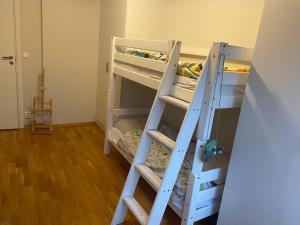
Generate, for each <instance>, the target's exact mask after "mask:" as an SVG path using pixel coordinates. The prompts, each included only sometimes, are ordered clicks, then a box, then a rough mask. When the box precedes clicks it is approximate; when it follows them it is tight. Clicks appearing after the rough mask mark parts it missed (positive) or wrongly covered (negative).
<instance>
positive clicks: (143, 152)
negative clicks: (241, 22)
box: [111, 41, 222, 225]
mask: <svg viewBox="0 0 300 225" xmlns="http://www.w3.org/2000/svg"><path fill="white" fill-rule="evenodd" d="M180 48H181V42H180V41H175V42H174V45H173V48H172V51H171V54H170V57H169V61H168V64H167V67H166V70H165V72H164V75H163V77H162V81H161V84H160V88H159V90H158V92H157V94H156V97H155V99H154V102H153V105H152V108H151V111H150V114H149V117H148V120H147V123H146V125H145V128H144V131H143V134H142V137H141V141H140V144H139V146H138V149H137V152H136V154H135V157H134V160H133V162H132V165H131V168H130V170H129V173H128V176H127V179H126V182H125V185H124V188H123V191H122V194H121V196H120V199H119V202H118V205H117V208H116V211H115V214H114V217H113V220H112V222H111V225H117V224H121V223H123V222H124V220H125V216H126V213H127V210H128V209H130V211H131V212H132V213H133V215H134V216H135V217H136V218H137V220H138V221H139V222H140V223H141V224H143V225H158V224H160V222H161V220H162V218H163V214H164V212H165V209H166V207H167V204H168V201H169V198H170V196H171V193H172V190H173V188H174V185H175V182H176V179H177V177H178V174H179V171H180V168H181V165H182V163H183V160H184V157H185V154H186V152H187V149H188V146H189V144H190V141H191V139H192V136H193V133H194V131H195V129H196V125H197V124H198V121H199V117H200V113H202V112H203V109H204V108H206V106H207V107H211V104H210V103H208V102H204V101H205V100H203V99H204V91H205V89H206V88H207V86H211V87H210V88H212V90H214V88H215V85H216V76H217V68H218V65H217V64H219V61H220V54H221V53H220V52H221V50H222V47H221V44H216V45H214V47H213V48H212V50H211V52H210V55H209V56H208V57H207V59H206V63H205V66H204V68H203V71H202V75H201V78H199V79H198V83H197V86H196V88H195V91H194V95H193V97H192V100H191V102H190V103H188V102H185V101H182V100H180V99H178V98H175V97H174V96H171V88H172V85H173V83H174V81H175V79H176V74H177V64H178V61H179V56H180ZM213 50H214V51H213ZM212 51H213V52H212ZM212 54H213V56H212ZM211 56H212V57H211ZM213 94H214V93H212V95H213ZM205 99H207V98H205ZM167 103H169V104H172V105H174V106H176V107H179V108H182V109H184V110H186V114H185V117H184V120H183V122H182V125H181V128H180V131H179V134H178V136H177V140H176V141H173V140H171V139H170V138H168V137H167V136H165V135H164V134H162V133H160V132H159V131H157V129H158V125H159V122H160V120H161V117H162V115H163V112H164V109H165V106H166V104H167ZM202 106H205V107H202ZM204 111H206V110H204ZM152 140H156V141H158V142H160V143H162V144H163V145H165V146H166V147H167V148H169V149H170V151H171V152H172V153H171V155H170V159H169V163H168V166H167V169H166V171H165V174H164V177H163V179H161V178H160V177H158V176H157V175H156V174H155V173H154V172H153V171H152V170H151V169H150V168H149V167H147V166H146V165H145V161H146V159H147V155H148V152H149V149H150V146H151V143H152ZM140 176H142V177H143V178H144V179H145V180H146V182H147V183H148V184H149V185H150V186H151V187H152V188H153V189H154V190H156V191H157V195H156V198H155V201H154V203H153V206H152V209H151V212H150V214H149V215H148V214H147V213H146V212H145V210H144V209H143V208H142V206H141V205H140V204H139V203H138V202H137V200H136V199H135V198H134V192H135V189H136V186H137V184H138V180H139V178H140Z"/></svg>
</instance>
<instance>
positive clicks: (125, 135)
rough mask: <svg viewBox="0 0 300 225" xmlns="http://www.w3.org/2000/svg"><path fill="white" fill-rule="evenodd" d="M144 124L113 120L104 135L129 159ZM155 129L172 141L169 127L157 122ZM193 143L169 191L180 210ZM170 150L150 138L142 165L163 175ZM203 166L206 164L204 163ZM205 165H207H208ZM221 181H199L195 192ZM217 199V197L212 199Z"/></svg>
mask: <svg viewBox="0 0 300 225" xmlns="http://www.w3.org/2000/svg"><path fill="white" fill-rule="evenodd" d="M145 123H146V118H134V119H132V118H130V119H119V120H118V121H116V122H115V123H114V126H113V128H112V129H111V131H110V133H109V135H108V137H109V140H110V141H111V142H112V144H113V145H114V146H115V147H116V148H117V150H118V151H119V152H120V153H121V154H122V155H123V157H125V158H126V160H127V161H129V162H131V161H132V160H133V157H134V155H135V152H136V149H137V147H138V144H139V142H140V138H141V135H142V131H143V128H144V125H145ZM159 131H160V132H161V133H163V134H164V135H166V136H168V137H169V138H171V139H173V140H176V137H177V133H178V132H177V131H176V130H174V129H172V128H171V127H170V126H168V125H167V124H165V123H161V124H160V126H159ZM194 149H195V143H193V142H192V143H191V144H190V147H189V150H188V151H187V154H186V156H185V159H184V162H183V164H182V167H181V170H180V173H179V176H178V178H177V181H176V184H175V186H174V189H173V193H172V195H171V198H170V204H171V205H172V206H175V207H176V208H177V209H179V210H181V209H182V208H183V203H184V200H185V193H186V190H187V186H188V178H189V172H190V171H191V169H192V164H193V157H194ZM170 153H171V151H170V150H169V149H168V148H166V147H165V146H163V145H162V144H160V143H159V142H156V141H153V142H152V144H151V147H150V151H149V154H148V157H147V160H146V165H147V166H148V167H149V168H151V169H152V170H153V171H154V172H155V173H156V174H157V175H158V176H159V177H161V178H162V177H163V175H164V172H165V169H166V167H167V165H168V161H169V157H170ZM206 166H207V165H206ZM208 167H209V165H208ZM221 183H224V181H218V182H217V183H216V182H208V183H203V184H201V186H200V187H199V191H202V190H205V189H208V188H211V187H213V186H215V185H218V184H221ZM216 201H219V199H216ZM209 204H211V201H208V202H202V203H201V204H199V205H197V208H203V207H206V206H208V205H209Z"/></svg>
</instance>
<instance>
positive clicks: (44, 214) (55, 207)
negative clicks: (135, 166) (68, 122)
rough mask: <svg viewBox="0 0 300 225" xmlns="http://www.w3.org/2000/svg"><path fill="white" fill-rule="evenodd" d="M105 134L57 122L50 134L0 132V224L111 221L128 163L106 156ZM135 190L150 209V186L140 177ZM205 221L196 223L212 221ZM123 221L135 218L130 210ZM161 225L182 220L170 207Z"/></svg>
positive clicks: (131, 221)
mask: <svg viewBox="0 0 300 225" xmlns="http://www.w3.org/2000/svg"><path fill="white" fill-rule="evenodd" d="M103 139H104V133H103V131H102V130H101V129H99V128H98V127H97V126H96V125H93V124H91V125H78V126H62V127H57V128H56V129H55V131H54V134H53V135H52V136H50V135H38V134H34V135H32V134H31V133H30V130H29V129H21V130H18V131H0V224H1V225H107V224H110V220H111V218H112V216H113V213H114V209H115V206H116V203H117V201H118V197H119V195H120V192H121V190H122V187H123V184H124V182H125V179H126V175H127V172H128V169H129V164H128V163H127V162H126V161H125V160H124V159H123V158H122V156H121V155H120V154H119V153H118V152H117V151H113V152H112V154H110V155H109V156H106V155H104V154H103ZM136 195H137V196H136V197H137V199H138V200H139V201H140V202H142V203H143V206H144V207H145V208H146V209H148V210H149V209H150V206H151V203H152V200H153V198H154V196H155V195H154V192H153V191H152V189H151V188H150V187H149V186H148V185H147V184H145V183H144V182H141V185H140V186H139V188H138V189H137V194H136ZM209 220H210V221H209ZM209 220H206V221H203V222H201V223H198V224H202V225H208V224H215V218H210V219H209ZM124 224H126V225H131V224H134V225H135V224H138V222H136V220H135V218H134V217H133V216H131V215H130V214H128V216H127V217H126V222H125V223H124ZM162 224H165V225H167V224H172V225H179V224H180V220H179V218H178V217H177V215H176V214H175V213H174V212H173V211H172V210H170V209H168V210H167V211H166V213H165V216H164V220H163V222H162Z"/></svg>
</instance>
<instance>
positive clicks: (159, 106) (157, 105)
mask: <svg viewBox="0 0 300 225" xmlns="http://www.w3.org/2000/svg"><path fill="white" fill-rule="evenodd" d="M169 45H170V48H171V46H172V50H171V53H170V58H169V61H168V63H167V67H166V71H165V73H164V75H163V78H162V81H161V85H160V87H159V90H158V92H157V94H156V97H155V99H154V103H153V105H152V108H151V110H150V113H149V116H148V119H147V122H146V125H145V128H144V131H143V134H142V137H141V140H140V144H139V146H138V149H137V151H136V154H135V157H134V159H133V162H132V164H131V167H130V170H129V173H128V176H127V179H126V182H125V185H124V187H123V191H122V193H121V196H120V199H119V202H118V205H117V208H116V211H115V214H114V217H113V220H112V223H111V224H112V225H116V224H120V223H122V222H124V219H125V216H126V213H127V210H128V207H127V206H126V204H125V203H124V201H123V199H124V197H128V196H132V195H133V194H134V192H135V189H136V186H137V183H138V180H139V178H140V173H139V171H138V170H137V168H136V167H135V165H138V164H142V163H144V162H145V161H146V158H147V153H148V151H149V149H150V145H151V143H152V138H151V137H150V136H149V135H148V133H147V130H151V129H153V130H154V129H157V127H158V124H159V121H160V118H161V117H162V114H163V111H164V108H165V106H166V103H165V102H163V101H162V100H160V99H159V96H160V94H166V93H167V92H166V91H170V90H169V89H170V88H169V87H168V85H169V86H171V84H172V83H173V82H174V81H175V77H176V76H175V74H176V72H177V63H178V61H179V57H180V48H181V42H175V44H173V42H170V44H169ZM172 76H173V79H172Z"/></svg>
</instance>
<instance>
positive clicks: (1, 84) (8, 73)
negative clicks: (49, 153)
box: [0, 0, 18, 130]
mask: <svg viewBox="0 0 300 225" xmlns="http://www.w3.org/2000/svg"><path fill="white" fill-rule="evenodd" d="M14 27H15V23H14V1H13V0H0V130H1V129H15V128H18V109H17V73H16V66H15V32H14V30H15V28H14Z"/></svg>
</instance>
